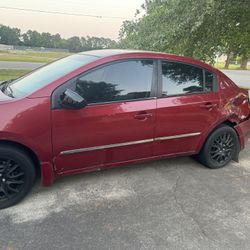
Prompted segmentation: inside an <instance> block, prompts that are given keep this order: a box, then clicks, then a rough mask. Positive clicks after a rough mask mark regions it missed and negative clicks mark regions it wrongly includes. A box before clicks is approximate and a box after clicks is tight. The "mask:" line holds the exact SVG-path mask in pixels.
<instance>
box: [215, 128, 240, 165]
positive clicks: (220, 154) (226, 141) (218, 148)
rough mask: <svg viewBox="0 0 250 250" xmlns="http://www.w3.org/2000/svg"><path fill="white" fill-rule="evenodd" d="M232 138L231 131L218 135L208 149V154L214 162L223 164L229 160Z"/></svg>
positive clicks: (232, 147)
mask: <svg viewBox="0 0 250 250" xmlns="http://www.w3.org/2000/svg"><path fill="white" fill-rule="evenodd" d="M234 146H235V144H234V138H233V136H232V134H231V133H223V134H221V135H219V136H218V137H217V138H216V139H215V140H214V142H213V144H212V147H211V149H210V156H211V158H212V160H213V161H215V162H216V163H219V164H220V165H221V164H224V163H226V162H228V161H229V160H231V158H232V152H233V149H234Z"/></svg>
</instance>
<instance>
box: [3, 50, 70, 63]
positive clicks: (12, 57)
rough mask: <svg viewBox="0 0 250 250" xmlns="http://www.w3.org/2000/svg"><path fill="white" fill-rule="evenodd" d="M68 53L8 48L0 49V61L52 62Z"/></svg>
mask: <svg viewBox="0 0 250 250" xmlns="http://www.w3.org/2000/svg"><path fill="white" fill-rule="evenodd" d="M68 55H70V53H66V52H43V51H27V50H26V51H21V50H10V51H3V50H1V51H0V61H15V62H44V63H47V62H52V61H54V60H57V59H59V58H62V57H65V56H68Z"/></svg>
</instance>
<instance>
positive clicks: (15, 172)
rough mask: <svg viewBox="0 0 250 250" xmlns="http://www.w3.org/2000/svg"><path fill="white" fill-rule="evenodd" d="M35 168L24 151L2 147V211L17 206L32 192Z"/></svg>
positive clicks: (0, 164)
mask: <svg viewBox="0 0 250 250" xmlns="http://www.w3.org/2000/svg"><path fill="white" fill-rule="evenodd" d="M34 180H35V168H34V164H33V162H32V161H31V159H30V158H29V157H28V156H27V155H26V154H25V153H24V152H23V151H22V150H19V149H17V148H13V147H10V146H7V145H4V146H0V209H3V208H7V207H10V206H13V205H15V204H16V203H18V202H19V201H20V200H22V199H23V198H24V197H25V196H26V194H27V193H28V192H29V191H30V190H31V188H32V186H33V183H34Z"/></svg>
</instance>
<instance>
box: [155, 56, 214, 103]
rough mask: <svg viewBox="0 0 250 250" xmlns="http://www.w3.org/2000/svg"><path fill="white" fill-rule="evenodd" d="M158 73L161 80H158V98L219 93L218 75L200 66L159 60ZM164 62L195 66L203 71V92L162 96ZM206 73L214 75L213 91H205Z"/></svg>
mask: <svg viewBox="0 0 250 250" xmlns="http://www.w3.org/2000/svg"><path fill="white" fill-rule="evenodd" d="M158 61H159V62H158V67H159V68H158V72H159V80H158V96H157V98H170V97H178V96H190V95H201V94H210V93H217V92H219V82H218V76H217V74H215V73H213V72H212V71H210V70H208V69H206V68H203V67H201V66H199V65H196V64H193V63H188V62H183V61H175V60H168V59H166V60H164V59H159V60H158ZM162 62H173V63H179V64H184V65H189V66H193V67H196V68H199V69H201V70H202V74H203V91H201V92H195V93H184V94H176V95H167V96H162V92H163V74H162ZM206 71H207V72H209V73H211V74H213V86H212V91H204V89H205V83H206V78H205V75H206Z"/></svg>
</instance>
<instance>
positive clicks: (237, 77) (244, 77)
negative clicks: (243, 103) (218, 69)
mask: <svg viewBox="0 0 250 250" xmlns="http://www.w3.org/2000/svg"><path fill="white" fill-rule="evenodd" d="M223 72H224V73H225V74H226V75H227V76H228V77H230V78H231V79H232V80H233V81H234V82H235V83H237V84H238V85H239V86H243V87H249V88H250V71H249V70H248V71H245V70H223Z"/></svg>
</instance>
